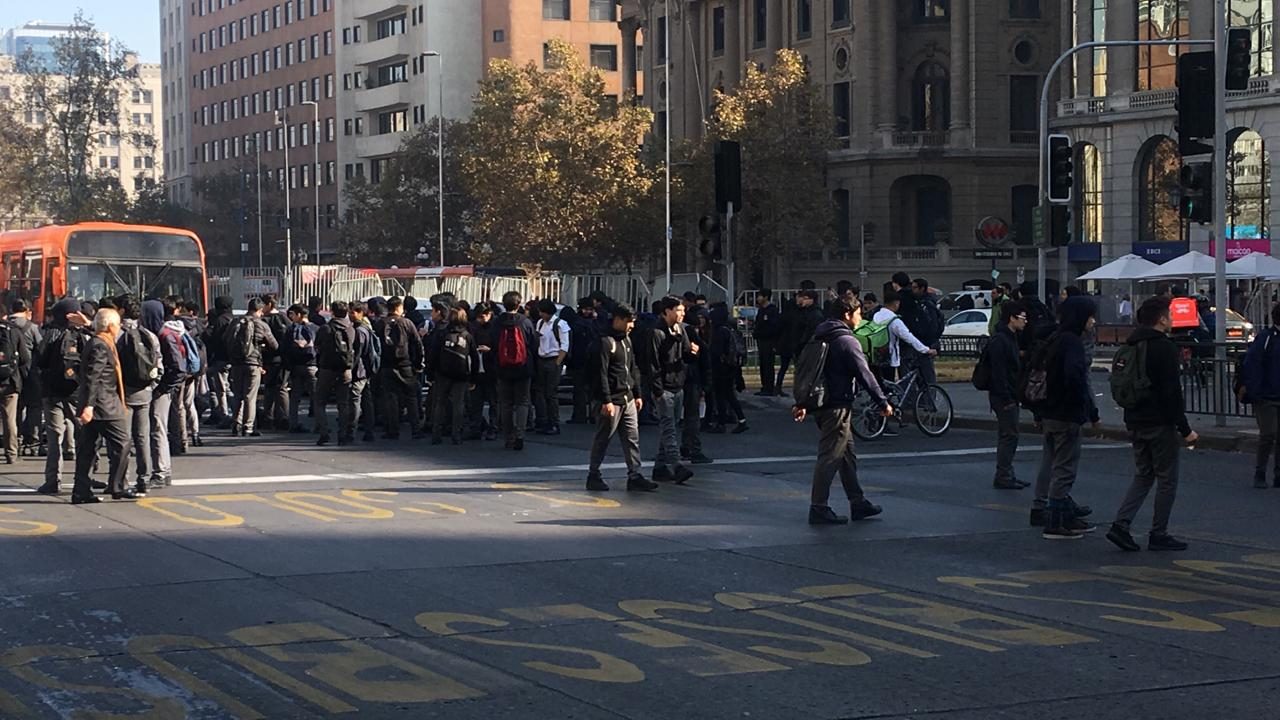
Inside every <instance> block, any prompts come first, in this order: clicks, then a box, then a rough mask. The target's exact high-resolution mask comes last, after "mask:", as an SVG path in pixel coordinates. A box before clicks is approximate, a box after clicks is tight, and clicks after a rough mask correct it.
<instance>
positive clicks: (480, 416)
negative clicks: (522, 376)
mask: <svg viewBox="0 0 1280 720" xmlns="http://www.w3.org/2000/svg"><path fill="white" fill-rule="evenodd" d="M473 315H474V317H475V319H474V320H473V321H472V323H471V337H473V338H475V340H476V350H477V351H478V352H479V353H480V367H479V368H477V371H476V389H475V390H472V391H471V394H470V396H469V397H468V400H467V402H468V405H469V406H470V408H469V411H468V412H469V414H470V424H471V429H470V431H469V433H468V435H467V439H468V440H480V439H481V438H483V439H485V440H495V439H497V437H498V433H497V421H498V376H497V374H496V373H497V369H498V324H497V323H496V322H495V317H494V309H493V303H490V302H487V301H485V302H480V303H477V304H476V307H475V310H474V312H473ZM486 405H487V406H488V408H489V409H488V414H486V413H485V406H486Z"/></svg>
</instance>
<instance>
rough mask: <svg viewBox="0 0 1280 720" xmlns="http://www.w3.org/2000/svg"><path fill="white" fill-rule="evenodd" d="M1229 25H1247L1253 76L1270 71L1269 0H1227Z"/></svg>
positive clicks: (1271, 47)
mask: <svg viewBox="0 0 1280 720" xmlns="http://www.w3.org/2000/svg"><path fill="white" fill-rule="evenodd" d="M1227 7H1228V9H1227V13H1228V16H1229V20H1228V26H1229V27H1247V28H1249V30H1250V31H1252V35H1253V49H1252V53H1253V72H1252V75H1253V76H1254V77H1260V76H1262V75H1270V74H1271V73H1272V65H1273V62H1272V51H1273V50H1274V48H1273V46H1272V40H1271V23H1272V20H1273V16H1272V4H1271V0H1228V4H1227Z"/></svg>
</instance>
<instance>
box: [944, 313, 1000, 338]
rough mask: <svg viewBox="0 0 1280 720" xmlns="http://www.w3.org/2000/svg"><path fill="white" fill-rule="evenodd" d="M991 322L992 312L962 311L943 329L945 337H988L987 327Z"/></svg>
mask: <svg viewBox="0 0 1280 720" xmlns="http://www.w3.org/2000/svg"><path fill="white" fill-rule="evenodd" d="M990 322H991V311H990V310H987V309H983V310H962V311H960V312H958V313H956V314H955V315H952V316H951V319H950V320H948V321H947V326H946V327H945V328H943V329H942V335H943V337H987V335H988V333H987V326H988V324H989V323H990Z"/></svg>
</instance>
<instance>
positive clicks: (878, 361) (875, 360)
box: [853, 315, 898, 365]
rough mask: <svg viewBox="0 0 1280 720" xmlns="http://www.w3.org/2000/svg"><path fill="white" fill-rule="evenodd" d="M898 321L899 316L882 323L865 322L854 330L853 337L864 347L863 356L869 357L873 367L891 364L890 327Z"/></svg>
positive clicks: (868, 359)
mask: <svg viewBox="0 0 1280 720" xmlns="http://www.w3.org/2000/svg"><path fill="white" fill-rule="evenodd" d="M897 319H898V316H897V315H893V316H891V317H890V318H889V320H888V321H887V322H882V323H878V322H873V321H871V320H863V321H862V324H861V325H859V326H858V327H856V328H854V331H853V337H854V338H856V339H857V341H858V344H859V345H861V346H862V354H863V355H866V356H867V361H868V362H870V363H871V364H872V365H888V364H889V341H890V340H891V339H892V335H891V334H890V333H889V326H890V325H892V324H893V321H894V320H897Z"/></svg>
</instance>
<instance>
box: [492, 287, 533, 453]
mask: <svg viewBox="0 0 1280 720" xmlns="http://www.w3.org/2000/svg"><path fill="white" fill-rule="evenodd" d="M522 301H523V299H522V298H521V297H520V293H518V292H515V291H514V290H513V291H510V292H508V293H506V294H504V295H503V296H502V309H503V313H502V315H501V316H499V317H498V320H497V323H498V341H497V345H496V347H497V354H498V417H499V419H500V423H501V425H502V432H503V435H504V437H505V440H506V447H507V448H508V449H510V450H515V451H517V452H519V451H521V450H524V433H525V430H526V425H527V423H528V421H529V403H530V394H529V391H530V387H531V385H532V384H533V376H534V368H535V366H536V360H537V357H538V336H537V335H536V334H535V333H534V331H533V323H531V322H529V318H527V317H525V316H524V315H521V314H520V305H521V304H522ZM521 339H523V340H521ZM519 344H523V345H524V354H525V358H524V362H523V363H517V362H516V360H517V358H518V355H519V353H518V352H517V349H518V347H519ZM504 358H506V360H505V362H504Z"/></svg>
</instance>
